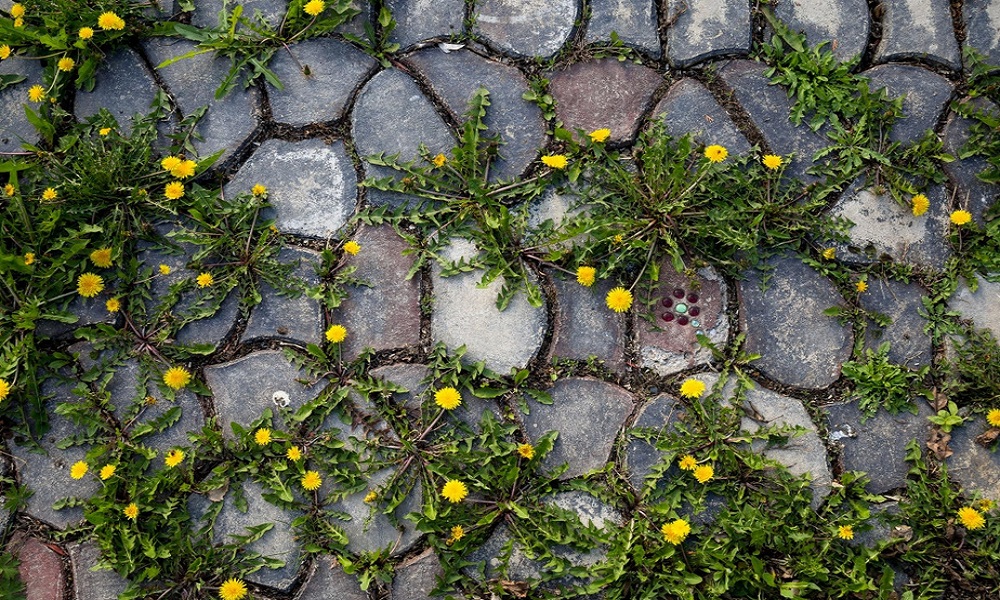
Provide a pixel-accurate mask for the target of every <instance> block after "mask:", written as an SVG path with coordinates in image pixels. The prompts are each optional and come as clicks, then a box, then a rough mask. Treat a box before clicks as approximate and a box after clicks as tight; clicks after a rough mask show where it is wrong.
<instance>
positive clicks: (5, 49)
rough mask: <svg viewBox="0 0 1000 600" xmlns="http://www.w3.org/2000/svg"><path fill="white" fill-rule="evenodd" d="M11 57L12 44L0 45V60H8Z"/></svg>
mask: <svg viewBox="0 0 1000 600" xmlns="http://www.w3.org/2000/svg"><path fill="white" fill-rule="evenodd" d="M8 58H10V46H8V45H7V44H3V45H0V60H7V59H8Z"/></svg>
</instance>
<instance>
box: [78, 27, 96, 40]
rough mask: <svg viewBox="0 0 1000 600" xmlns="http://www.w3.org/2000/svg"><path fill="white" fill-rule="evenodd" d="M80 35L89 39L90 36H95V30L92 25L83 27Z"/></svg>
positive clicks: (81, 37) (84, 38)
mask: <svg viewBox="0 0 1000 600" xmlns="http://www.w3.org/2000/svg"><path fill="white" fill-rule="evenodd" d="M79 36H80V39H81V40H89V39H90V38H92V37H94V30H93V29H91V28H90V27H81V28H80V32H79Z"/></svg>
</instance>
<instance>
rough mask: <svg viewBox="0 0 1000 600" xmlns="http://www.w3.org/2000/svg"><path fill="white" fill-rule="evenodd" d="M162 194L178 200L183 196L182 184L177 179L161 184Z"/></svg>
mask: <svg viewBox="0 0 1000 600" xmlns="http://www.w3.org/2000/svg"><path fill="white" fill-rule="evenodd" d="M163 195H164V196H166V197H167V198H169V199H170V200H179V199H180V198H183V197H184V184H183V183H181V182H179V181H171V182H170V183H168V184H167V185H165V186H163Z"/></svg>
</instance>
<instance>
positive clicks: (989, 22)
mask: <svg viewBox="0 0 1000 600" xmlns="http://www.w3.org/2000/svg"><path fill="white" fill-rule="evenodd" d="M962 21H963V22H964V23H965V46H966V47H967V48H975V49H976V50H978V51H979V52H980V53H981V54H983V55H985V56H986V60H987V62H988V63H989V64H991V65H1000V2H997V0H965V1H964V2H963V3H962Z"/></svg>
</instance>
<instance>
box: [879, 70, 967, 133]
mask: <svg viewBox="0 0 1000 600" xmlns="http://www.w3.org/2000/svg"><path fill="white" fill-rule="evenodd" d="M861 75H862V76H864V77H867V78H868V86H869V87H870V88H871V89H872V90H877V89H880V88H885V89H886V92H887V93H888V94H889V97H890V98H896V97H899V96H903V115H904V116H903V118H902V119H900V120H898V121H896V122H895V123H894V124H893V127H892V132H890V134H889V139H890V140H892V141H894V142H902V143H904V144H912V143H915V142H917V141H918V140H919V139H920V138H922V137H923V136H924V133H925V132H926V131H927V130H928V129H934V128H935V127H936V126H937V123H938V120H939V119H940V118H941V114H942V112H943V111H944V110H946V109H947V107H948V101H949V100H950V99H951V94H952V92H953V91H954V89H955V86H954V85H952V83H951V82H950V81H948V80H947V79H945V78H944V77H942V76H940V75H938V74H937V73H934V72H932V71H929V70H927V69H925V68H923V67H916V66H913V65H897V64H889V65H879V66H877V67H873V68H871V69H868V70H867V71H864V72H862V73H861Z"/></svg>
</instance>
